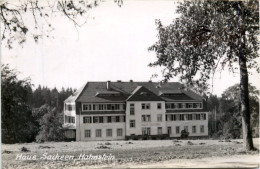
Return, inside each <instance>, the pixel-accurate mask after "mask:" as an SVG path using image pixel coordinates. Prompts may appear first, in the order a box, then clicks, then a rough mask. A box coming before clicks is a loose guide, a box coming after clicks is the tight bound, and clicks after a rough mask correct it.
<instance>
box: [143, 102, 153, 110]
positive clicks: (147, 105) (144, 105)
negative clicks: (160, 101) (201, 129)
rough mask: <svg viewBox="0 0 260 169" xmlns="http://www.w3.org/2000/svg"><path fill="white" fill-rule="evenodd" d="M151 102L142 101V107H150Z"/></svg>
mask: <svg viewBox="0 0 260 169" xmlns="http://www.w3.org/2000/svg"><path fill="white" fill-rule="evenodd" d="M150 107H151V106H150V103H142V109H143V110H144V109H150Z"/></svg>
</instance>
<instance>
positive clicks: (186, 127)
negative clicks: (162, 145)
mask: <svg viewBox="0 0 260 169" xmlns="http://www.w3.org/2000/svg"><path fill="white" fill-rule="evenodd" d="M183 130H185V131H187V132H190V131H189V127H188V126H184V127H183ZM167 132H168V134H169V135H170V134H172V127H167ZM175 132H176V134H180V133H181V131H180V126H176V127H175ZM191 132H192V133H197V126H192V131H191ZM204 132H205V128H204V125H200V133H204Z"/></svg>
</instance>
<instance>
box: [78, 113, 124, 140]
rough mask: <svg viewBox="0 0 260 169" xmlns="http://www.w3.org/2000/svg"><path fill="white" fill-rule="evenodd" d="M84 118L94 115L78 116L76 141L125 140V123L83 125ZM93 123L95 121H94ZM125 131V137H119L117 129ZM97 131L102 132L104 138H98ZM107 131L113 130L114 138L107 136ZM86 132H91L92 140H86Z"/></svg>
mask: <svg viewBox="0 0 260 169" xmlns="http://www.w3.org/2000/svg"><path fill="white" fill-rule="evenodd" d="M84 116H93V115H77V116H76V119H77V121H78V122H80V123H77V124H76V128H77V130H76V141H93V140H95V141H98V140H123V139H125V122H113V123H83V117H84ZM95 116H122V114H118V115H117V114H105V115H95ZM92 122H93V121H92ZM118 128H122V129H123V135H122V136H117V129H118ZM96 129H101V130H102V137H96ZM106 129H112V137H107V136H106ZM85 130H91V138H85Z"/></svg>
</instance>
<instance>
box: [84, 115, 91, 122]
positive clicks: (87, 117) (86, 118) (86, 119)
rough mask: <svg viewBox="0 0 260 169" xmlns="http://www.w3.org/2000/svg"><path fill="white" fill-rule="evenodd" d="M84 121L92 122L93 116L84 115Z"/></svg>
mask: <svg viewBox="0 0 260 169" xmlns="http://www.w3.org/2000/svg"><path fill="white" fill-rule="evenodd" d="M83 123H92V121H91V117H90V116H86V117H83Z"/></svg>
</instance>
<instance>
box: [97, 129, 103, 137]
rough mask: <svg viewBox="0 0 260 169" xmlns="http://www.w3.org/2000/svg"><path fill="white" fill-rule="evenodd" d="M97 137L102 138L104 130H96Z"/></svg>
mask: <svg viewBox="0 0 260 169" xmlns="http://www.w3.org/2000/svg"><path fill="white" fill-rule="evenodd" d="M96 137H102V130H101V129H96Z"/></svg>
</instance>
